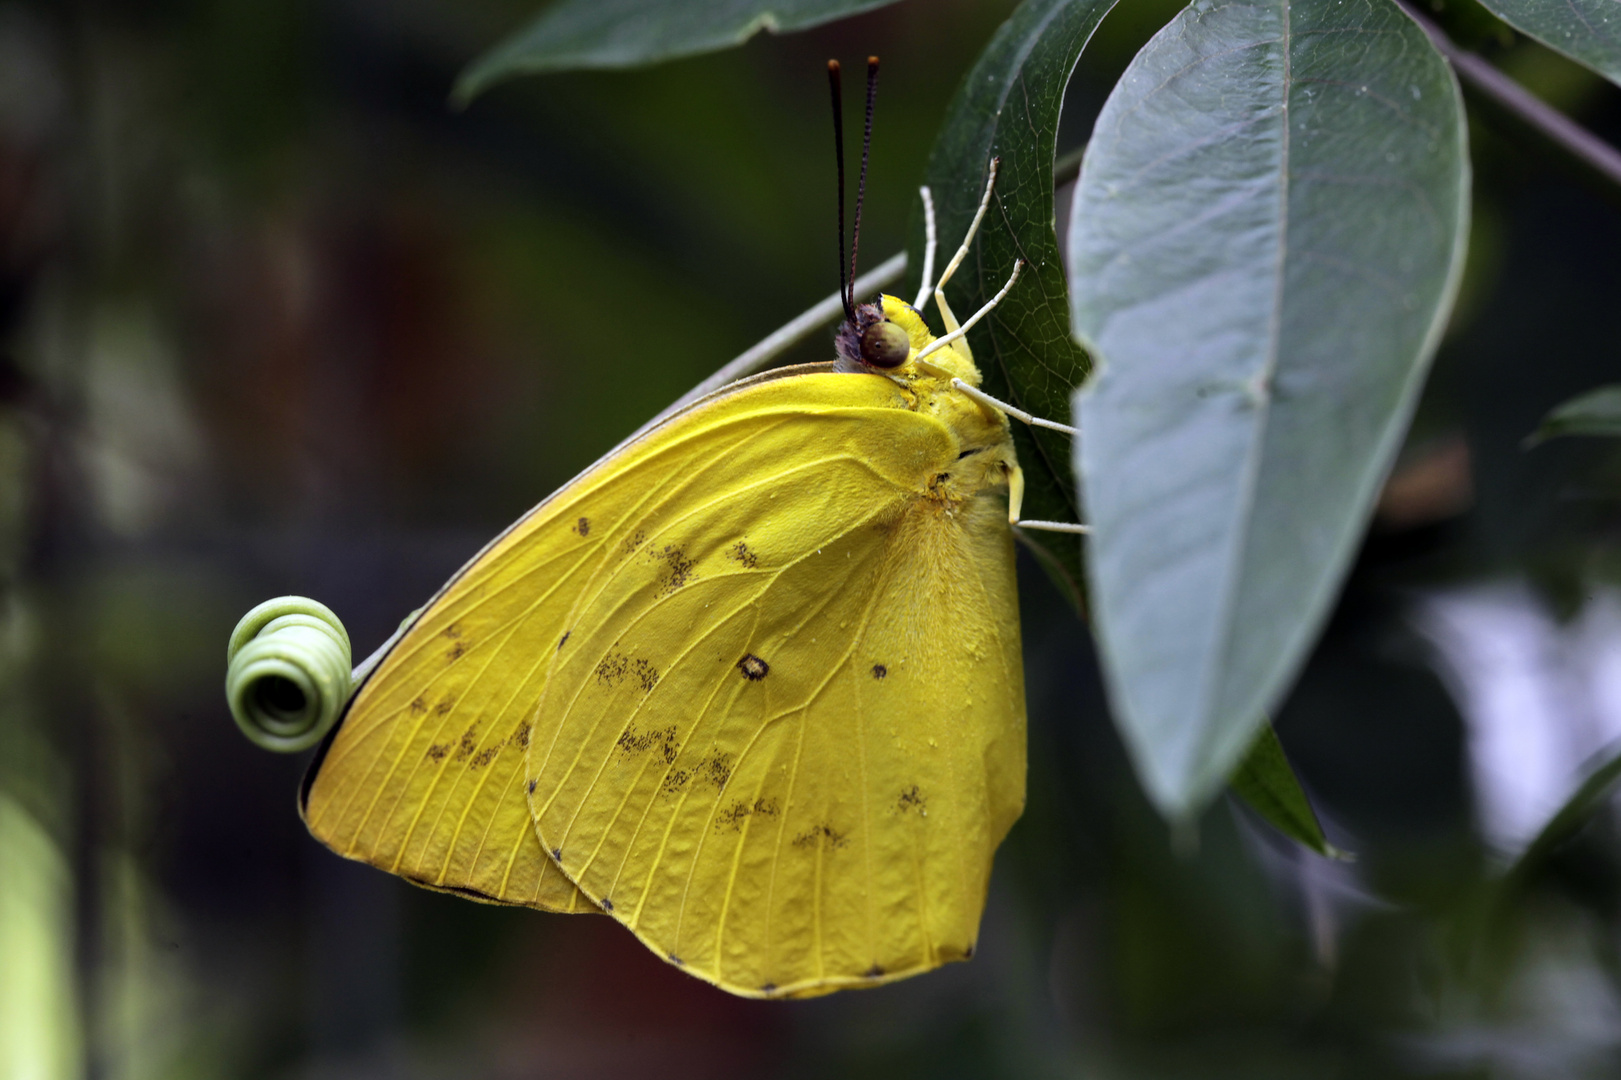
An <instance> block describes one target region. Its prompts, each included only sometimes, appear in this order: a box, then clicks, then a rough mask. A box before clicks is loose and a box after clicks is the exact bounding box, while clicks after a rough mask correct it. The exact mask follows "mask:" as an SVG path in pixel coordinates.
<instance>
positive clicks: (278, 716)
mask: <svg viewBox="0 0 1621 1080" xmlns="http://www.w3.org/2000/svg"><path fill="white" fill-rule="evenodd" d="M225 661H226V670H225V699H226V701H228V702H229V703H230V706H231V715H232V716H233V717H235V718H236V723H237V726H238V727H240V728H241V729H242V733H243V734H244V735H246V736H247V737H248V738H249V739H252V740H253V741H254V742H255V743H257V744H258V745H260V746H262V747H264V748H265V749H266V750H275V751H277V752H279V753H284V754H290V753H295V752H296V751H299V750H303V749H305V748H306V747H310V746H314V745H315V744H316V743H317V742H319V741H320V740H321V737H322V736H323V735H325V734H326V733H327V731H328V730H329V729H330V728H331V727H332V725H333V724H334V723H335V722H337V719H338V714H339V713H340V712H342V711H343V703H344V702H345V701H347V700H348V698H349V692H350V690H351V689H352V688H353V686H352V683H351V681H350V677H349V664H350V654H349V635H348V633H347V632H345V630H344V629H343V623H341V622H339V621H338V617H337V616H336V615H334V614H333V613H332V611H331V609H330V608H328V607H327V606H326V605H325V604H318V603H316V602H315V601H314V600H307V599H305V598H304V597H302V596H278V597H277V598H276V599H274V600H266V601H265V602H264V603H262V604H260V605H259V606H258V607H256V608H254V609H253V610H252V611H250V612H248V613H247V614H246V615H244V616H242V621H241V622H239V623H237V624H236V629H235V630H234V631H232V632H231V644H230V647H229V649H228V650H227V652H226V654H225Z"/></svg>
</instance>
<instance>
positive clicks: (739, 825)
mask: <svg viewBox="0 0 1621 1080" xmlns="http://www.w3.org/2000/svg"><path fill="white" fill-rule="evenodd" d="M777 813H778V810H777V800H776V799H766V798H759V799H755V800H754V802H752V803H750V802H749V801H748V800H747V799H738V800H736V801H735V802H733V803H732V805H730V806H728V807H727V808H726V809H724V810H722V811H720V812H719V813H717V814H716V815H715V828H716V829H717V830H719V829H731V830H732V831H733V832H742V831H743V823H744V822H745V821H747V820H748V819H749V818H750V817H752V816H754V815H755V814H759V815H760V816H761V817H776V816H777Z"/></svg>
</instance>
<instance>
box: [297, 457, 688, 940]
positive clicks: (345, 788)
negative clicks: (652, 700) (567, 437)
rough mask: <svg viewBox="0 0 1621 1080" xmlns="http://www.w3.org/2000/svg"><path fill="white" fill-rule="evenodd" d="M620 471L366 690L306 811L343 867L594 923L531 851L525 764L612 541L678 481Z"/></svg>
mask: <svg viewBox="0 0 1621 1080" xmlns="http://www.w3.org/2000/svg"><path fill="white" fill-rule="evenodd" d="M613 465H614V467H613V468H611V469H598V470H594V471H593V472H592V473H588V474H587V475H586V476H584V477H582V478H581V479H580V480H578V481H576V482H575V483H574V484H571V485H570V486H569V487H567V488H564V489H563V490H562V491H561V492H559V493H558V495H557V496H555V497H553V498H552V499H550V500H548V501H547V502H546V503H544V504H542V505H541V506H540V507H538V508H537V509H536V510H535V511H533V512H531V513H530V514H529V515H528V516H526V517H525V518H524V519H523V520H521V521H520V522H519V523H518V524H517V525H515V526H514V527H513V528H512V529H511V530H509V531H508V532H507V533H506V534H505V535H503V536H502V537H501V538H500V539H499V540H497V541H496V542H495V543H494V544H492V545H491V547H490V548H489V550H487V551H485V552H484V553H482V554H481V555H480V557H479V558H477V559H476V560H475V561H474V562H473V563H472V564H471V565H470V566H469V567H468V568H467V569H466V570H464V571H463V572H462V573H461V574H460V575H458V576H457V577H456V578H455V579H454V580H452V581H451V582H450V583H449V584H448V585H447V586H446V587H445V589H444V590H443V591H442V592H441V594H440V596H438V597H436V598H435V600H434V601H433V602H432V603H431V604H430V605H429V606H428V608H427V609H426V611H425V612H424V613H423V614H422V615H421V616H420V617H419V618H418V620H417V621H416V622H415V623H414V624H413V625H412V627H411V629H410V630H409V631H408V632H407V634H406V635H405V637H404V638H403V639H402V640H401V641H400V642H399V643H398V644H397V645H396V646H395V647H394V648H393V650H392V651H391V652H390V653H389V654H388V656H387V657H386V658H385V659H384V661H383V662H382V664H381V665H380V666H379V668H378V669H377V671H376V672H375V673H374V674H373V675H372V676H371V678H370V679H369V680H368V681H367V683H366V685H365V686H364V687H363V688H362V689H361V690H360V692H359V694H358V695H357V696H356V699H355V701H354V704H353V705H352V707H351V708H350V710H349V713H348V715H347V716H346V717H345V718H344V721H343V724H342V726H341V727H340V728H339V729H338V732H337V734H336V736H335V738H334V739H333V741H332V743H331V745H330V747H329V748H328V750H327V752H326V754H325V756H324V757H323V758H322V759H321V760H320V761H319V762H318V764H317V771H316V773H315V775H314V777H313V779H312V781H311V782H310V783H309V785H308V794H307V797H306V801H305V808H304V809H305V818H306V820H307V821H308V823H309V826H310V829H311V831H312V832H314V833H315V835H316V836H318V837H319V838H320V839H322V840H323V841H324V842H325V843H327V844H328V845H329V846H330V847H332V848H333V849H334V850H335V851H337V852H338V853H340V854H343V855H347V856H349V857H350V858H356V859H360V860H362V861H364V862H368V863H371V864H373V865H375V866H379V867H381V868H383V869H385V870H389V871H391V872H393V873H397V874H400V875H402V876H404V877H407V878H409V879H411V880H413V881H415V882H417V883H418V884H423V885H427V886H429V887H431V888H442V889H452V890H455V891H458V892H464V893H470V894H472V895H474V896H475V897H480V898H484V899H490V900H498V901H501V902H505V903H516V904H525V905H529V906H533V907H540V908H545V909H549V910H561V911H584V910H589V911H595V910H597V906H596V905H595V904H592V903H589V902H587V901H585V900H584V899H583V898H581V897H580V896H579V894H578V891H577V890H576V889H575V888H574V886H573V885H572V884H571V883H570V882H569V881H568V879H567V878H566V877H565V876H564V875H563V874H562V873H561V872H560V871H559V870H558V868H557V867H556V865H555V864H554V863H552V861H551V860H550V859H548V858H547V857H546V855H545V852H544V849H543V848H542V847H541V846H540V843H539V841H538V840H537V839H536V836H535V831H534V825H533V822H532V821H531V819H530V816H529V812H528V807H527V803H526V801H525V792H524V787H523V784H524V777H523V770H522V767H521V764H522V761H523V755H524V749H525V747H526V746H527V745H528V743H529V740H530V738H531V726H532V721H533V714H534V708H535V702H536V701H537V700H538V699H539V697H540V693H541V688H542V686H543V684H544V681H545V676H546V669H547V666H548V665H549V664H550V662H551V660H552V657H553V655H554V654H555V653H556V651H557V646H558V643H559V641H560V640H561V639H562V637H563V635H564V633H565V629H566V623H567V616H568V613H569V611H570V610H571V609H572V608H573V607H574V605H575V604H576V602H577V601H578V597H579V593H580V590H581V588H582V587H583V586H584V584H585V583H586V582H587V581H589V580H590V578H591V576H592V574H593V573H594V572H595V570H596V568H597V567H598V565H599V564H600V563H601V561H602V560H603V558H604V557H605V555H604V550H605V548H606V547H607V546H608V545H609V543H610V541H609V536H610V534H612V533H613V532H614V530H615V528H616V526H617V524H618V523H619V522H621V521H624V520H630V519H634V518H636V517H637V516H638V515H641V514H643V513H645V512H646V511H645V505H644V504H647V503H649V502H656V501H657V500H658V499H660V498H661V497H664V495H665V491H666V489H667V488H669V487H672V486H676V485H678V484H679V482H680V479H681V478H680V477H678V476H675V475H672V474H669V473H666V472H661V471H660V470H659V469H657V468H651V469H650V468H649V467H648V465H647V461H646V459H645V457H644V456H642V455H641V454H640V453H639V451H638V450H635V449H633V450H632V451H631V452H630V453H628V454H626V455H625V456H624V457H623V458H620V459H616V460H615V461H614V463H613ZM581 502H589V503H590V506H591V508H592V509H591V513H592V514H594V515H597V520H598V521H600V522H601V524H600V525H595V524H593V519H592V517H590V516H587V515H586V514H585V513H583V512H578V505H579V504H580V503H581ZM613 542H615V543H617V540H615V541H613Z"/></svg>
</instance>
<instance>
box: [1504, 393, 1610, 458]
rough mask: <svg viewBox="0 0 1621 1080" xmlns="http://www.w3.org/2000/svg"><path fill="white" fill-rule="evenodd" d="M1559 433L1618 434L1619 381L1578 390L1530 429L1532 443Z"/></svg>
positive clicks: (1553, 437) (1553, 436)
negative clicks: (1584, 390) (1610, 384)
mask: <svg viewBox="0 0 1621 1080" xmlns="http://www.w3.org/2000/svg"><path fill="white" fill-rule="evenodd" d="M1561 435H1621V384H1618V385H1612V386H1601V387H1599V388H1598V389H1596V390H1589V391H1588V392H1587V393H1585V394H1578V395H1576V396H1575V397H1573V398H1571V399H1570V400H1569V401H1567V402H1565V403H1564V404H1562V405H1559V406H1557V407H1556V408H1554V409H1553V410H1551V411H1550V412H1549V413H1548V415H1547V416H1545V417H1543V418H1542V423H1541V425H1540V426H1538V428H1537V430H1536V431H1535V432H1533V433H1532V435H1531V437H1530V439H1529V440H1527V441H1528V442H1529V443H1531V444H1532V445H1535V444H1537V443H1539V442H1543V441H1544V440H1547V439H1555V438H1558V437H1559V436H1561Z"/></svg>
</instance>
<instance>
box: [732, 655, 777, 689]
mask: <svg viewBox="0 0 1621 1080" xmlns="http://www.w3.org/2000/svg"><path fill="white" fill-rule="evenodd" d="M737 670H738V671H741V672H742V673H743V677H744V678H745V679H747V680H748V681H749V682H759V681H760V680H761V679H763V678H765V677H766V676H767V675H769V674H771V665H770V664H768V663H766V662H765V661H764V660H761V659H760V658H759V657H758V656H755V655H754V654H753V653H748V654H747V655H745V656H744V657H743V659H741V660H739V661H738V662H737Z"/></svg>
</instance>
